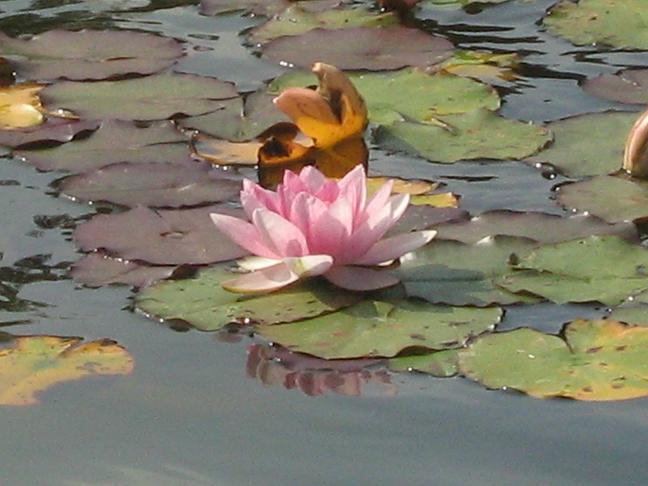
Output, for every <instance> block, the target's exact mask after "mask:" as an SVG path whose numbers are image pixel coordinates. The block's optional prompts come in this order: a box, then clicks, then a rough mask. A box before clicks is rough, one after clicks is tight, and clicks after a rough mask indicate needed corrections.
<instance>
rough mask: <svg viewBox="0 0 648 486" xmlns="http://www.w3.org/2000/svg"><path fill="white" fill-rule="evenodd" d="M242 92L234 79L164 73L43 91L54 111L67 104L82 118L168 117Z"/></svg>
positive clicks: (196, 111)
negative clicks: (227, 80) (235, 85)
mask: <svg viewBox="0 0 648 486" xmlns="http://www.w3.org/2000/svg"><path fill="white" fill-rule="evenodd" d="M237 95H238V93H237V92H236V89H235V88H234V86H233V85H232V84H231V83H227V82H225V81H220V80H218V79H216V78H208V77H204V76H196V75H194V74H178V73H173V72H170V73H164V74H156V75H153V76H147V77H145V78H137V79H127V80H123V81H97V82H95V83H79V82H74V81H65V82H62V83H56V84H53V85H51V86H48V87H47V88H45V89H43V90H42V91H41V99H42V100H43V102H44V104H45V105H46V106H47V107H48V109H49V110H50V111H52V110H55V109H59V108H63V109H66V110H70V111H72V112H74V113H76V114H77V115H78V116H80V117H81V118H91V119H92V118H97V119H100V118H116V119H121V120H164V119H165V118H169V117H171V116H173V115H177V114H184V115H201V114H203V113H209V112H210V111H215V110H218V109H220V107H221V105H222V102H221V100H224V99H228V98H234V97H236V96H237Z"/></svg>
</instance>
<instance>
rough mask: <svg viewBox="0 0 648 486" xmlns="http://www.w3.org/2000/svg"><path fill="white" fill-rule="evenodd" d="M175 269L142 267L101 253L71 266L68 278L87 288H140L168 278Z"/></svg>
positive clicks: (88, 256)
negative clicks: (120, 285) (105, 286)
mask: <svg viewBox="0 0 648 486" xmlns="http://www.w3.org/2000/svg"><path fill="white" fill-rule="evenodd" d="M176 268H177V267H175V266H149V265H142V264H140V263H135V262H130V261H128V260H120V259H118V258H111V257H109V256H107V255H103V254H101V253H91V254H89V255H86V256H84V257H83V258H82V259H81V260H79V261H78V262H76V263H75V264H74V265H72V270H70V276H71V277H72V279H73V280H74V281H75V282H77V283H80V284H83V285H87V286H88V287H103V286H104V285H111V284H124V285H132V286H133V287H137V288H142V287H148V286H149V285H151V284H152V283H154V282H157V281H158V280H163V279H165V278H168V277H170V276H171V275H173V272H174V271H175V269H176Z"/></svg>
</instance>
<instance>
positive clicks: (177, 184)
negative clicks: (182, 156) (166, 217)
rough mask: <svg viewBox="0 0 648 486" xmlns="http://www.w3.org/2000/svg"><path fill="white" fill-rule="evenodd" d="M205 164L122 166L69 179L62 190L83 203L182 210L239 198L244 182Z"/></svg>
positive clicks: (114, 166) (112, 166) (118, 165)
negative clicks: (181, 208)
mask: <svg viewBox="0 0 648 486" xmlns="http://www.w3.org/2000/svg"><path fill="white" fill-rule="evenodd" d="M226 174H227V173H226V172H225V171H223V170H219V169H211V170H210V169H209V167H208V166H206V165H205V164H204V163H203V164H201V163H198V162H192V161H188V162H187V163H185V164H156V163H153V164H151V163H142V164H132V163H122V164H113V165H109V166H107V167H103V168H101V169H98V170H95V171H92V172H85V173H83V174H79V175H76V176H71V177H67V178H65V179H64V180H63V182H62V183H61V184H60V186H59V190H60V191H61V192H62V193H63V194H65V195H66V196H68V197H71V198H73V199H75V200H81V201H92V202H95V201H107V202H112V203H115V204H121V205H124V206H130V207H133V206H140V205H141V206H148V207H172V208H176V207H182V206H197V205H199V204H205V203H214V202H221V201H226V200H228V199H232V198H234V197H236V196H238V193H239V191H240V190H241V181H237V180H234V179H228V178H226Z"/></svg>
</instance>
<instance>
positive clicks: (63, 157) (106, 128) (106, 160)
mask: <svg viewBox="0 0 648 486" xmlns="http://www.w3.org/2000/svg"><path fill="white" fill-rule="evenodd" d="M189 153H190V152H189V144H188V140H187V138H186V137H185V136H184V135H183V134H182V133H180V132H179V131H177V130H176V129H175V128H174V126H173V124H171V123H170V122H161V123H156V124H152V125H149V126H147V127H145V128H137V126H136V125H135V124H133V123H132V122H127V121H120V120H108V121H105V122H103V123H102V124H101V127H99V130H97V131H96V132H95V133H93V134H92V135H91V136H90V137H88V138H86V139H83V140H75V141H73V142H69V143H66V144H63V145H60V146H58V147H53V148H46V149H38V150H23V151H17V152H16V155H18V156H20V157H23V158H24V159H26V160H27V162H28V163H30V164H32V165H34V166H36V167H37V168H38V169H40V170H62V171H68V172H85V171H88V170H92V169H97V168H100V167H104V166H106V165H109V164H113V163H116V162H159V163H178V162H183V161H185V160H186V159H187V158H188V156H189Z"/></svg>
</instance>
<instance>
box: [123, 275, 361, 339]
mask: <svg viewBox="0 0 648 486" xmlns="http://www.w3.org/2000/svg"><path fill="white" fill-rule="evenodd" d="M233 276H234V274H232V273H231V272H229V271H228V269H227V266H225V265H219V266H215V267H212V268H209V269H206V270H203V271H201V272H200V273H199V274H198V276H197V277H196V278H192V279H186V280H175V281H167V282H161V283H158V284H156V285H154V286H152V287H149V288H148V289H146V290H144V291H143V292H140V293H139V294H138V295H137V297H136V299H135V302H136V306H137V308H138V309H140V310H141V311H143V312H144V313H146V314H148V315H152V316H155V317H158V318H161V319H164V320H174V319H180V320H183V321H185V322H187V323H189V324H191V325H192V326H193V327H195V328H197V329H199V330H201V331H216V330H218V329H220V328H222V327H223V326H225V325H227V324H229V323H233V322H238V323H247V322H249V321H250V320H251V321H253V322H259V323H264V324H277V323H280V322H292V321H296V320H300V319H304V318H307V317H315V316H317V315H320V314H323V313H327V312H332V311H334V310H336V309H340V308H342V307H346V306H349V305H352V304H355V303H356V302H358V300H360V298H361V296H360V294H356V293H353V292H341V291H340V290H339V289H336V288H334V287H332V286H330V285H329V284H327V283H325V282H324V281H319V280H317V281H315V280H311V281H308V282H302V283H300V284H298V285H292V286H290V287H288V288H286V289H282V290H280V291H278V292H274V293H272V294H266V295H261V296H257V297H249V296H244V295H241V294H234V293H231V292H228V291H227V290H225V289H223V287H222V286H221V283H222V282H223V281H225V280H229V279H231V278H232V277H233Z"/></svg>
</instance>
